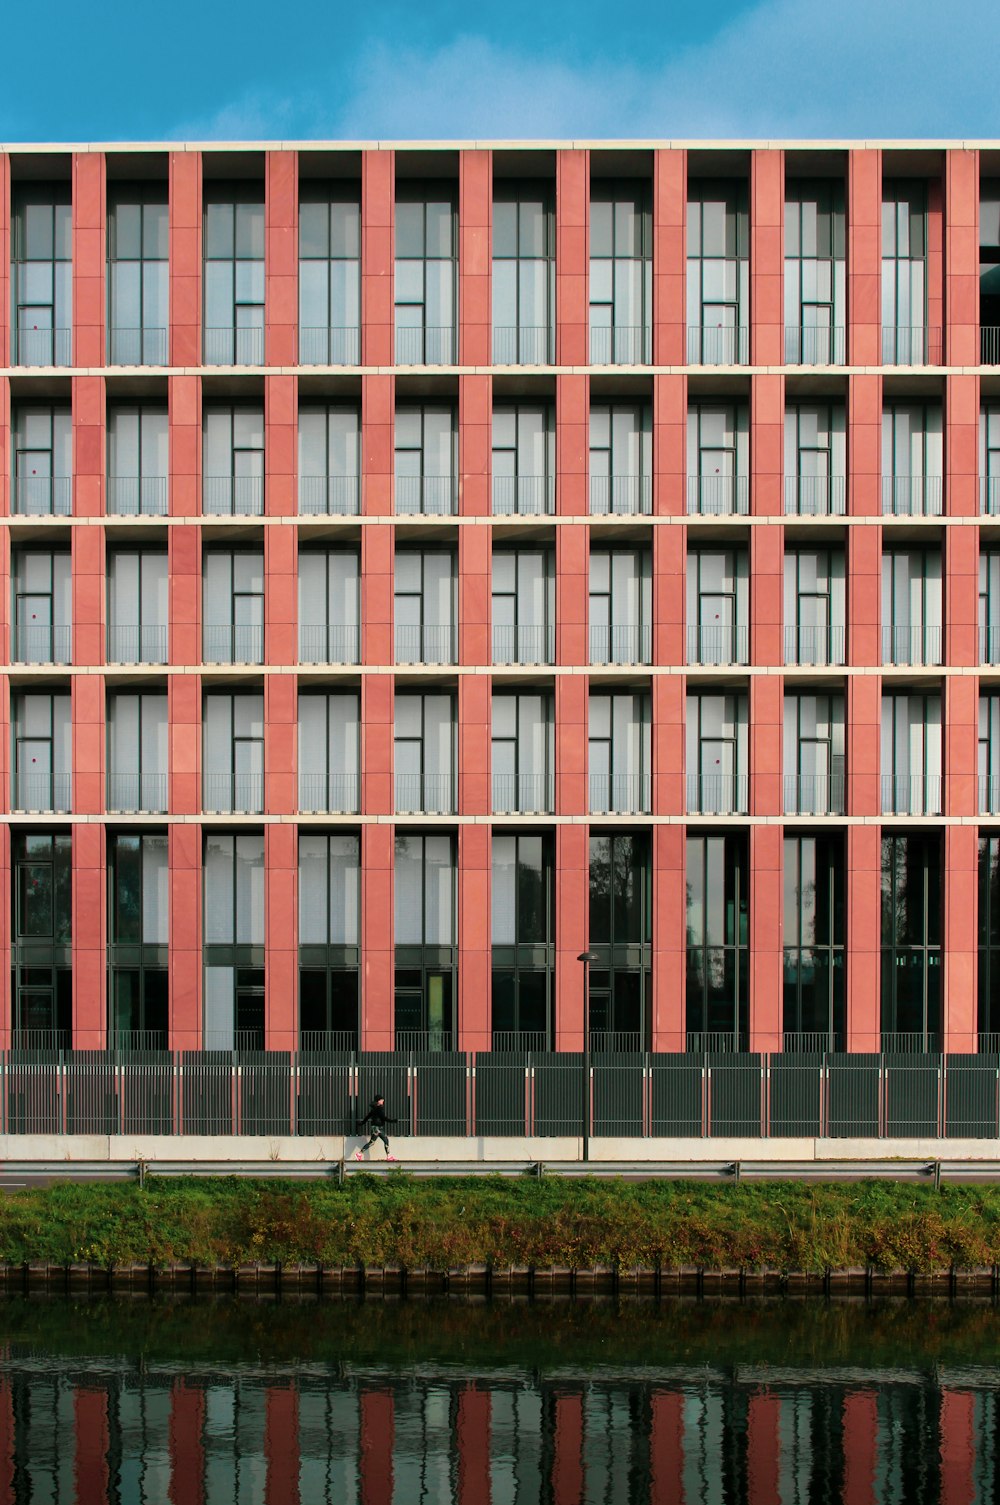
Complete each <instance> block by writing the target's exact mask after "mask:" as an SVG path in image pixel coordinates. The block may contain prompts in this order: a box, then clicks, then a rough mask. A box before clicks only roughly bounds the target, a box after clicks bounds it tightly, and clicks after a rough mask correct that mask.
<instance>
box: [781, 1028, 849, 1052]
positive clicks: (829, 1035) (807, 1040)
mask: <svg viewBox="0 0 1000 1505" xmlns="http://www.w3.org/2000/svg"><path fill="white" fill-rule="evenodd" d="M781 1049H782V1050H783V1051H784V1053H785V1055H788V1056H790V1055H799V1056H804V1055H814V1056H820V1055H825V1054H828V1053H830V1052H833V1051H843V1050H846V1049H847V1042H846V1040H845V1038H844V1036H843V1035H838V1034H837V1033H836V1032H835V1031H834V1030H826V1029H800V1030H786V1031H785V1033H784V1034H783V1035H782V1037H781Z"/></svg>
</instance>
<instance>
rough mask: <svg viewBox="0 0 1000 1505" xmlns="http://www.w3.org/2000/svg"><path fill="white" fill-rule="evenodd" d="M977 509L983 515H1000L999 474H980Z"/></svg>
mask: <svg viewBox="0 0 1000 1505" xmlns="http://www.w3.org/2000/svg"><path fill="white" fill-rule="evenodd" d="M979 511H980V513H981V514H982V516H983V517H1000V476H981V477H980V480H979Z"/></svg>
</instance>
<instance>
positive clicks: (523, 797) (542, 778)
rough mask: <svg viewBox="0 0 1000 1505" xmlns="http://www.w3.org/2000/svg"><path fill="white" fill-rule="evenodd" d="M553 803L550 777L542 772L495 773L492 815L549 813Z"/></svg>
mask: <svg viewBox="0 0 1000 1505" xmlns="http://www.w3.org/2000/svg"><path fill="white" fill-rule="evenodd" d="M553 805H554V796H553V783H552V779H551V778H550V777H549V776H548V775H546V774H543V773H495V774H494V775H493V814H494V815H550V814H551V813H552V809H553Z"/></svg>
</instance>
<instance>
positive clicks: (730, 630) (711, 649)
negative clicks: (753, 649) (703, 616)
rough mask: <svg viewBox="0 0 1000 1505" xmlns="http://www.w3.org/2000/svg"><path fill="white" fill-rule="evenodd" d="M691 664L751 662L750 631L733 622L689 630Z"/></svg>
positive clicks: (688, 657) (688, 656) (688, 654)
mask: <svg viewBox="0 0 1000 1505" xmlns="http://www.w3.org/2000/svg"><path fill="white" fill-rule="evenodd" d="M687 661H688V663H689V664H747V663H749V662H750V632H749V629H748V628H746V627H737V626H736V625H735V624H733V623H729V624H728V625H720V626H713V627H689V628H688V630H687Z"/></svg>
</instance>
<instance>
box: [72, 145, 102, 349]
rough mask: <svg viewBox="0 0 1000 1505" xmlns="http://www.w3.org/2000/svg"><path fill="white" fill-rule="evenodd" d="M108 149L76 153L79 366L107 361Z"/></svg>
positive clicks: (76, 333)
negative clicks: (106, 181)
mask: <svg viewBox="0 0 1000 1505" xmlns="http://www.w3.org/2000/svg"><path fill="white" fill-rule="evenodd" d="M104 168H105V158H104V153H103V152H74V153H73V354H72V361H73V365H74V366H103V365H104V363H105V361H104V358H105V352H106V348H107V346H106V340H105V334H104V298H105V286H106V281H107V265H108V257H107V246H106V235H107V222H108V215H107V207H106V202H105V172H104Z"/></svg>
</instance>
